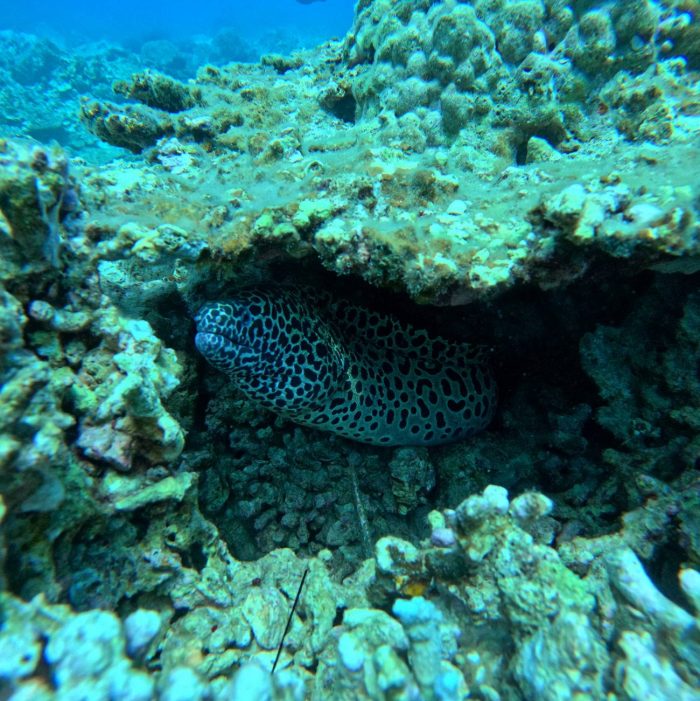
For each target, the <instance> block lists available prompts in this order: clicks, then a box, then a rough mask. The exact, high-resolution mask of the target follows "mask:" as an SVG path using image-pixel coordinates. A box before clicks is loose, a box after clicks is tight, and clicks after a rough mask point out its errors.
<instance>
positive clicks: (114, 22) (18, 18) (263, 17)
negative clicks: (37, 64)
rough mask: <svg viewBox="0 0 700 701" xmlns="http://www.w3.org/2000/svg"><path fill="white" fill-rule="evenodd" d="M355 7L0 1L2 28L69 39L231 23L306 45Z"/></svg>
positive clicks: (249, 33) (254, 0)
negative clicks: (289, 37) (290, 37)
mask: <svg viewBox="0 0 700 701" xmlns="http://www.w3.org/2000/svg"><path fill="white" fill-rule="evenodd" d="M353 6H354V2H353V1H352V0H326V1H325V2H314V3H312V4H309V5H304V4H300V3H298V2H296V0H251V1H250V2H245V1H244V0H229V1H228V2H227V1H226V0H206V1H205V2H192V0H150V1H144V0H99V2H94V1H92V2H90V1H88V0H63V1H62V2H56V1H51V0H21V1H20V0H14V1H13V0H2V2H0V30H3V29H14V30H16V31H22V32H30V33H33V34H40V35H44V36H48V37H50V38H52V39H54V40H58V41H61V40H62V42H64V43H66V44H77V43H82V42H91V41H98V40H108V41H112V42H116V43H121V44H126V45H133V44H135V43H138V42H141V41H145V40H150V39H169V40H171V41H184V40H187V39H188V38H191V37H192V36H193V35H194V34H216V32H218V31H219V30H221V29H222V28H231V29H233V30H235V31H236V32H237V33H238V34H240V35H241V36H243V37H247V38H251V39H255V38H257V37H259V36H261V35H263V34H264V33H266V32H268V33H269V32H275V31H282V32H285V33H290V34H293V35H294V36H295V37H296V38H297V39H298V40H300V42H301V43H303V44H306V43H307V42H306V41H304V39H305V38H308V39H309V40H310V41H315V40H316V39H317V38H319V37H320V38H322V39H327V38H331V37H342V36H343V35H344V34H345V32H346V31H347V30H348V28H349V26H350V23H351V21H352V11H353Z"/></svg>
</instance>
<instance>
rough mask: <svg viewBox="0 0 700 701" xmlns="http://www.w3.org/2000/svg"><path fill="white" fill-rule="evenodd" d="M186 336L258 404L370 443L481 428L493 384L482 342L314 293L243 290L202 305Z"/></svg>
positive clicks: (491, 406) (434, 439) (418, 440)
mask: <svg viewBox="0 0 700 701" xmlns="http://www.w3.org/2000/svg"><path fill="white" fill-rule="evenodd" d="M195 321H196V324H197V335H196V338H195V344H196V346H197V348H198V349H199V351H200V352H201V353H202V354H203V356H204V357H205V358H206V359H207V360H208V361H209V363H211V364H212V365H213V366H214V367H216V368H217V369H219V370H221V371H222V372H224V373H226V374H227V375H228V376H229V377H230V378H231V379H232V380H233V382H234V383H235V384H236V386H237V387H238V388H239V389H240V390H241V391H242V392H243V393H244V394H246V395H247V396H248V397H250V398H251V399H253V400H255V401H256V402H258V403H259V404H260V405H262V406H264V407H266V408H267V409H270V410H272V411H274V412H276V413H278V414H281V415H282V416H284V417H285V418H288V419H290V420H292V421H294V422H296V423H299V424H303V425H305V426H312V427H314V428H318V429H321V430H325V431H332V432H334V433H337V434H339V435H341V436H344V437H345V438H349V439H351V440H355V441H359V442H362V443H370V444H374V445H386V446H396V445H436V444H440V443H449V442H452V441H456V440H461V439H463V438H465V437H467V436H470V435H472V434H474V433H476V432H478V431H480V430H482V429H484V428H485V427H486V426H487V425H488V423H489V421H490V420H491V418H492V416H493V413H494V410H495V406H496V384H495V382H494V380H493V377H492V375H491V373H490V371H489V369H488V365H487V363H486V362H485V353H484V350H483V348H482V347H479V346H472V345H469V344H465V343H454V342H450V341H447V340H445V339H442V338H438V337H431V336H429V335H428V333H427V332H425V331H422V330H417V329H414V328H412V327H410V326H408V325H406V324H403V323H401V322H399V321H397V320H396V319H394V318H392V317H389V316H386V315H382V314H379V313H375V312H372V311H369V310H367V309H364V308H362V307H359V306H356V305H353V304H350V303H348V302H346V301H344V300H337V299H332V298H330V297H328V296H327V295H325V294H323V293H317V292H314V291H310V290H300V289H281V290H280V289H273V290H243V291H240V292H238V293H236V294H235V295H234V296H233V297H231V298H230V299H227V300H226V301H221V302H212V303H209V304H206V305H205V306H203V307H202V308H201V309H200V310H199V312H198V313H197V315H196V317H195Z"/></svg>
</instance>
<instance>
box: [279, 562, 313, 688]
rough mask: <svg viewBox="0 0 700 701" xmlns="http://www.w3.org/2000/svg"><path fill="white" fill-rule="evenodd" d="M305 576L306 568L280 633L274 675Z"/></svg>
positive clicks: (307, 571) (307, 572) (307, 569)
mask: <svg viewBox="0 0 700 701" xmlns="http://www.w3.org/2000/svg"><path fill="white" fill-rule="evenodd" d="M307 574H309V568H308V567H307V568H306V569H305V570H304V574H303V575H302V577H301V582H299V588H298V589H297V595H296V597H295V598H294V603H293V604H292V610H291V611H290V612H289V618H288V619H287V625H286V626H285V627H284V633H282V639H281V640H280V644H279V647H278V648H277V655H276V656H275V661H274V663H273V664H272V674H274V673H275V667H277V662H279V659H280V655H281V654H282V646H283V645H284V639H285V638H286V637H287V633H288V632H289V626H291V625H292V616H293V615H294V612H295V611H296V608H297V604H298V603H299V597H300V596H301V590H302V588H303V586H304V582H305V581H306V575H307Z"/></svg>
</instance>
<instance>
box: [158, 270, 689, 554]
mask: <svg viewBox="0 0 700 701" xmlns="http://www.w3.org/2000/svg"><path fill="white" fill-rule="evenodd" d="M659 275H660V274H658V273H653V272H651V271H646V272H641V273H635V274H630V275H625V274H624V273H621V272H620V268H619V265H616V264H614V263H611V262H606V261H605V259H603V260H599V261H597V262H596V263H595V264H594V265H592V266H591V267H590V268H589V269H588V270H587V273H586V275H585V276H584V277H582V278H581V279H579V280H575V281H573V282H571V283H570V284H569V285H567V286H562V287H560V288H558V289H556V290H542V289H540V288H538V287H537V286H536V285H534V284H533V285H530V286H522V287H520V288H519V289H517V290H514V291H509V292H505V293H504V294H502V295H500V296H499V297H498V298H495V299H491V300H486V301H482V302H478V303H474V304H471V305H469V306H461V307H440V306H429V305H417V304H415V303H413V302H412V301H411V300H410V299H409V298H408V297H407V296H406V295H405V294H401V293H391V292H387V291H385V290H382V291H381V293H380V292H379V291H378V290H377V289H376V288H374V287H372V286H370V285H368V284H366V283H364V282H363V281H361V280H359V279H358V278H355V277H351V276H348V277H337V276H335V275H333V274H331V273H329V272H327V271H325V270H323V269H321V267H320V266H318V265H316V264H309V263H306V264H303V265H301V266H300V265H299V261H296V262H294V263H293V264H292V263H289V264H285V263H282V264H277V265H272V266H270V267H269V268H268V270H267V272H266V274H265V276H264V278H265V279H271V280H275V284H282V285H304V286H309V287H311V288H318V289H323V290H325V291H328V292H332V293H333V294H334V295H335V296H337V297H341V298H347V299H350V300H351V301H352V302H354V303H356V304H359V305H362V306H365V307H368V308H370V309H372V310H376V311H379V312H382V313H386V314H390V315H392V316H395V317H398V318H399V319H401V320H403V321H405V322H408V323H410V324H412V325H414V326H415V327H416V328H424V329H426V330H428V331H429V332H430V333H431V334H433V335H441V336H444V337H447V338H450V339H453V340H463V341H470V342H477V343H483V344H486V345H487V346H489V347H490V348H492V349H493V350H492V365H493V369H494V372H495V374H496V377H497V380H498V385H499V409H498V411H497V414H496V416H495V418H494V420H493V422H492V424H491V425H490V426H489V428H488V429H487V431H485V432H484V433H483V434H480V435H478V436H476V437H475V438H474V439H472V440H471V441H470V442H469V443H468V444H465V445H464V447H465V448H466V449H468V450H470V451H474V452H475V454H479V455H480V456H481V457H478V458H475V460H476V462H475V463H474V464H475V465H480V466H481V467H480V468H479V472H477V473H473V472H471V473H470V472H469V470H470V469H471V470H473V469H474V467H473V466H472V467H471V468H470V467H469V466H468V465H466V464H465V465H464V466H463V468H462V472H461V473H460V474H458V475H457V477H458V478H459V479H460V480H461V482H460V485H459V486H458V487H455V485H454V478H455V475H454V474H452V473H450V472H448V473H444V468H443V467H440V465H441V464H442V463H444V462H445V461H447V462H449V459H450V458H449V455H451V454H454V453H455V451H457V450H458V449H459V446H460V444H453V445H452V446H443V447H438V448H432V449H430V450H429V456H430V460H432V461H433V462H434V464H436V465H437V468H436V469H437V475H436V477H435V481H434V483H433V485H434V486H433V487H431V488H430V489H428V491H427V492H426V493H424V495H423V497H422V498H423V500H424V501H423V503H426V506H425V507H424V508H425V509H426V510H427V509H428V508H431V507H432V508H444V507H454V506H455V505H456V503H455V502H456V501H457V500H458V499H460V498H464V496H466V495H468V494H469V493H473V492H474V491H475V490H478V489H482V488H483V486H485V484H486V483H488V482H489V481H492V482H494V483H498V484H502V485H503V486H505V487H506V488H508V489H509V490H510V491H511V493H512V494H513V495H515V494H518V493H520V492H522V491H526V490H530V489H535V490H541V491H543V492H545V493H547V494H549V495H550V496H552V497H553V498H554V499H555V500H556V501H557V502H558V504H561V509H560V510H561V514H562V516H561V517H562V518H563V519H564V521H565V522H566V521H567V520H570V519H576V518H577V517H576V514H577V513H578V511H579V510H581V509H582V508H583V509H584V512H585V513H584V512H582V513H583V516H582V517H581V524H580V526H579V527H580V529H582V530H580V531H579V532H581V533H582V534H589V535H593V534H601V533H605V532H610V530H614V529H615V528H617V527H618V525H617V524H618V519H619V517H620V515H621V514H622V513H624V512H625V511H628V510H630V509H632V508H635V507H636V506H638V505H640V501H639V499H640V496H639V495H638V494H637V493H636V492H634V490H632V491H631V492H630V491H628V490H625V489H624V488H623V487H620V488H618V489H616V490H613V491H612V492H601V491H600V489H601V487H602V485H603V484H604V483H605V480H606V479H607V478H608V473H609V471H610V467H609V466H608V465H606V464H605V462H604V461H603V460H602V455H603V454H604V453H605V451H607V450H608V449H610V448H615V449H617V450H620V449H623V448H622V447H621V446H620V445H619V441H618V439H617V438H616V436H615V435H614V433H613V432H611V431H610V430H609V428H607V427H606V426H605V425H602V424H601V423H600V422H599V421H598V420H597V418H596V417H597V412H598V411H599V410H600V408H601V406H603V405H604V401H603V399H601V396H600V388H599V387H598V386H597V384H596V382H595V381H594V379H593V378H592V377H590V376H589V375H588V374H587V373H586V372H585V370H584V368H583V366H582V363H581V347H580V343H581V339H582V338H583V337H584V336H585V335H586V334H590V333H594V332H595V331H596V329H598V328H599V327H611V328H613V329H614V328H618V327H620V326H621V325H622V324H624V323H625V320H626V319H627V318H628V317H629V316H630V315H631V314H633V312H634V311H635V309H637V308H638V307H639V306H640V305H644V304H647V305H650V304H653V303H654V302H653V300H651V297H649V295H650V294H651V295H652V296H653V294H657V292H655V290H658V289H662V290H663V289H667V290H671V291H669V292H667V294H666V298H665V301H664V304H665V310H664V311H663V312H660V317H661V319H660V320H659V321H658V324H657V326H656V327H655V328H658V330H659V336H661V335H662V334H663V333H665V332H666V331H667V330H668V328H671V327H673V328H675V324H676V321H674V320H676V319H677V318H678V317H679V315H680V310H681V309H682V305H683V300H684V299H685V297H686V296H687V294H688V293H689V291H690V290H692V289H693V285H694V282H693V281H692V280H691V279H690V278H688V277H683V276H665V277H659ZM260 278H261V276H260V275H259V274H258V275H257V276H256V280H255V282H256V285H259V286H264V282H263V281H261V279H260ZM660 281H661V282H660ZM672 290H677V291H676V292H673V291H672ZM232 292H233V289H232V288H231V287H230V286H229V287H227V286H226V285H223V284H219V283H212V282H208V283H203V284H202V285H201V286H200V287H199V288H198V289H197V290H195V294H194V295H193V299H192V300H190V301H189V304H188V306H189V307H197V306H198V305H199V304H200V303H203V302H205V301H208V300H212V299H217V298H222V297H223V298H225V297H226V295H230V294H232ZM652 293H653V294H652ZM657 296H658V294H657ZM647 298H649V300H651V301H649V300H647ZM645 300H647V301H645ZM674 305H675V307H674ZM173 308H174V306H173V305H170V309H171V311H172V309H173ZM180 309H181V310H182V313H183V314H187V315H189V314H190V311H189V310H186V309H185V307H184V305H182V304H180ZM673 309H675V311H672V310H673ZM652 318H654V315H653V314H652V315H651V316H650V319H652ZM669 320H670V321H669ZM649 323H651V322H649ZM169 324H170V328H171V329H172V328H173V327H174V326H178V328H179V329H182V328H187V329H188V334H189V335H188V336H186V335H183V334H182V333H181V331H179V332H178V333H177V339H174V340H177V342H178V343H179V344H180V349H181V350H182V351H183V352H184V353H185V354H187V355H188V356H189V357H191V358H197V360H196V361H195V362H194V365H193V366H192V367H193V369H194V372H193V374H192V376H191V377H190V383H191V384H190V387H191V388H193V387H196V391H194V392H191V395H192V396H194V401H193V402H192V403H191V406H192V411H193V413H194V414H195V416H194V418H193V421H192V423H191V429H190V433H189V435H188V437H187V448H186V450H196V451H205V452H206V451H213V452H212V456H213V457H212V459H213V460H215V464H216V466H217V468H216V469H217V470H218V471H219V474H220V475H223V477H221V476H220V477H219V478H218V481H221V480H223V482H224V483H225V484H224V485H223V487H222V488H223V489H224V490H230V492H228V491H227V493H230V496H229V497H227V499H226V500H225V501H224V502H223V505H220V504H219V502H217V505H216V506H217V508H216V509H214V510H212V509H208V508H207V506H208V505H207V504H206V503H203V502H202V497H201V495H200V505H201V507H202V509H203V510H204V511H205V513H207V515H208V518H210V519H211V520H212V521H213V522H214V523H215V524H216V525H217V526H218V527H219V529H220V532H221V533H222V535H223V536H224V538H225V539H226V541H227V542H228V543H229V545H230V547H231V548H232V552H233V554H234V555H235V557H237V558H240V559H244V560H249V559H255V558H257V557H259V556H260V555H261V554H262V553H264V552H267V551H269V550H270V549H272V548H274V547H278V546H279V545H289V546H290V547H292V548H293V549H295V550H296V551H301V552H309V553H312V552H315V551H317V550H318V549H319V548H320V547H324V546H327V545H328V543H327V542H325V541H324V540H323V539H324V538H326V537H328V535H329V533H331V532H332V531H329V525H328V523H324V522H323V519H321V521H318V520H316V521H313V522H309V524H308V526H302V525H299V523H298V519H297V517H295V516H294V515H293V513H292V512H293V509H292V507H289V506H285V498H286V497H285V494H284V492H283V493H282V494H280V495H279V497H278V499H280V500H281V502H282V503H278V502H276V501H275V499H274V498H272V497H270V498H269V500H268V501H269V505H268V506H267V507H265V509H267V511H270V513H269V514H268V513H267V511H266V510H265V509H263V510H262V511H255V514H254V515H246V514H247V513H248V512H247V511H246V509H249V508H252V507H250V506H245V508H241V506H240V505H241V503H244V504H249V505H250V504H252V503H253V502H255V501H256V500H259V499H260V496H259V495H260V494H263V493H265V492H266V491H269V490H270V489H273V488H276V487H275V485H277V483H278V481H279V480H289V479H292V481H293V479H296V477H295V478H290V477H289V476H287V475H284V476H283V475H280V476H276V474H275V469H277V468H270V466H269V461H270V460H271V459H272V458H271V455H274V454H275V451H278V452H279V451H284V452H287V453H289V451H290V450H299V451H301V453H300V454H304V450H307V449H308V450H311V449H310V448H304V447H302V446H301V444H300V447H299V448H298V449H292V448H291V446H292V445H293V444H294V443H295V441H300V440H301V439H300V438H299V436H305V437H306V438H304V440H306V441H310V442H311V444H312V445H315V446H317V447H315V448H313V450H311V452H313V451H314V450H315V451H318V450H319V447H318V446H320V445H324V446H327V449H328V450H329V451H330V452H331V453H332V454H333V455H334V456H336V457H335V458H330V459H331V460H339V459H340V460H344V459H345V458H340V456H343V455H346V454H347V452H348V451H350V452H357V453H359V454H361V455H362V456H363V459H364V460H374V461H375V462H376V463H377V464H378V465H381V464H382V463H384V462H385V461H388V460H389V459H390V456H391V455H392V449H384V448H374V447H372V446H363V445H360V444H356V443H351V442H349V441H347V440H345V439H343V438H340V437H334V436H332V435H331V434H328V433H322V432H319V431H314V430H312V429H306V428H304V429H299V428H298V427H296V426H295V425H294V424H292V423H290V422H288V421H284V420H282V419H280V418H275V416H274V415H272V414H270V413H269V412H266V411H258V412H257V413H254V414H250V415H249V414H247V413H245V411H244V412H243V413H241V412H240V411H239V410H238V409H234V410H231V411H230V413H229V414H227V415H222V416H217V417H216V418H215V419H214V420H212V417H213V414H212V411H213V409H212V407H213V406H214V405H213V404H211V402H212V401H214V402H215V403H216V404H217V406H220V403H221V401H222V397H223V395H224V394H226V392H230V389H227V381H226V378H225V377H223V376H221V375H220V373H218V372H217V371H216V370H214V369H213V368H211V367H209V366H208V365H207V364H206V363H205V362H203V361H202V360H201V358H199V357H198V354H197V353H196V351H195V349H194V345H193V341H192V325H191V320H189V319H186V320H185V319H183V321H182V322H181V323H180V322H178V324H173V322H172V319H171V320H170V322H169ZM656 342H657V343H663V339H661V338H657V339H656ZM193 383H194V384H193ZM231 397H234V394H231ZM241 406H245V403H244V404H243V405H241ZM214 411H215V412H218V411H220V409H216V410H214ZM247 417H250V418H247ZM253 417H254V418H253ZM251 420H252V421H253V424H252V425H248V424H247V423H246V422H248V421H251ZM518 445H520V446H521V451H522V452H523V456H525V455H529V456H530V457H529V458H528V460H524V457H523V459H521V460H520V462H519V461H518V459H517V456H515V454H514V453H515V451H516V449H517V446H518ZM324 449H325V448H324ZM270 451H272V452H270ZM445 456H447V457H445ZM499 461H501V462H502V463H503V466H502V467H500V466H499ZM199 464H201V465H202V466H203V469H205V470H206V469H211V468H210V467H206V466H207V464H208V461H207V460H206V459H205V460H203V461H202V462H200V463H199ZM229 464H230V467H227V465H229ZM319 464H320V463H319ZM212 465H213V464H212ZM523 468H524V469H523ZM285 469H287V470H288V468H285ZM377 469H378V472H379V473H382V471H383V470H384V471H385V468H381V467H378V468H377ZM258 473H259V476H256V474H258ZM487 476H488V478H487ZM365 477H368V478H367V479H363V480H362V481H361V491H362V493H363V495H364V498H365V499H368V500H369V502H368V504H369V508H370V511H371V512H372V514H373V517H372V518H373V520H374V522H375V523H378V524H379V525H377V526H376V528H375V529H374V530H373V532H372V537H373V538H375V539H376V538H377V537H379V536H380V535H382V534H383V533H385V532H390V531H391V529H393V530H394V531H396V529H397V528H398V527H397V526H396V525H395V524H394V523H393V522H392V521H391V517H390V515H387V514H386V513H384V514H383V512H382V508H383V507H381V505H378V504H379V503H380V502H379V501H377V500H378V498H379V495H381V494H382V493H383V492H385V491H386V490H387V489H388V485H385V486H384V487H382V486H381V485H379V484H377V485H376V486H373V485H372V484H371V482H372V480H373V479H374V478H373V477H372V475H371V474H370V473H366V475H365ZM344 479H345V478H341V479H340V481H339V482H338V481H336V484H337V487H338V488H340V486H341V485H342V484H344ZM244 485H245V486H244ZM266 485H267V486H266ZM582 485H585V489H584V488H583V486H582ZM314 488H318V489H321V487H320V486H318V487H312V485H311V484H309V485H308V486H304V488H303V490H306V494H307V497H305V498H307V499H312V501H313V493H314V491H313V490H314ZM246 490H253V492H254V493H251V494H247V493H246ZM303 490H302V491H303ZM285 491H286V490H285ZM605 494H608V495H609V497H610V498H611V501H609V502H605V503H601V502H600V500H601V499H603V498H604V496H605ZM324 498H325V497H324ZM426 499H427V502H426V501H425V500H426ZM341 502H342V500H341ZM339 504H340V502H339ZM586 505H588V506H586ZM337 508H339V507H337V506H332V507H331V510H330V512H329V513H328V514H327V516H328V517H329V518H338V519H341V517H340V513H341V512H340V511H338V512H337V513H335V511H334V510H335V509H337ZM352 508H353V509H354V508H355V507H352ZM422 508H423V507H421V508H418V507H416V508H414V509H413V511H411V512H410V513H409V515H408V520H407V518H406V517H404V519H403V526H401V527H402V528H403V529H404V533H410V532H416V533H417V532H418V530H420V528H421V527H422V523H423V521H424V517H425V514H426V513H427V511H423V510H422ZM290 509H291V512H290ZM586 509H587V511H586ZM273 512H274V514H273ZM334 513H335V516H333V514H334ZM382 514H383V515H382ZM290 519H291V520H290ZM387 519H388V520H387ZM292 523H293V524H295V525H290V524H292ZM390 523H391V524H392V525H391V527H390V526H389V524H390ZM261 524H263V525H261ZM264 524H277V525H278V526H279V527H280V528H282V529H283V530H284V529H285V528H287V529H288V531H287V532H288V533H289V534H293V533H295V532H299V529H300V528H301V530H302V531H304V533H307V532H308V535H306V536H304V538H305V540H302V541H301V542H300V541H299V540H298V539H297V536H295V535H290V536H289V538H290V540H288V541H287V540H285V539H284V538H286V536H285V537H283V539H282V540H281V541H280V537H282V536H280V535H279V534H278V535H277V536H275V538H276V539H270V538H271V536H264V535H262V534H264V533H265V532H266V529H268V528H269V527H270V526H269V525H264ZM280 524H282V525H280ZM382 524H385V525H382ZM416 529H418V530H416ZM353 535H354V537H358V536H357V534H356V533H355V534H353ZM319 539H320V540H319ZM356 544H357V545H358V546H359V543H357V541H356ZM343 547H346V546H343ZM352 547H356V546H352ZM352 547H351V548H350V549H349V550H348V551H347V553H350V552H351V551H352ZM337 552H339V550H338V551H337ZM357 552H358V553H359V550H357ZM347 553H346V554H347ZM348 557H354V556H351V555H348Z"/></svg>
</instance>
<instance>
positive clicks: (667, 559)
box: [644, 543, 691, 611]
mask: <svg viewBox="0 0 700 701" xmlns="http://www.w3.org/2000/svg"><path fill="white" fill-rule="evenodd" d="M687 562H688V553H687V552H686V551H685V550H683V548H681V547H680V545H678V543H665V544H663V545H659V546H658V547H657V548H656V549H655V550H654V556H653V557H652V558H651V559H649V560H647V561H645V562H644V568H645V569H646V572H647V574H648V575H649V578H650V579H651V580H652V581H653V582H654V585H655V586H656V588H657V589H658V590H659V591H660V592H661V593H662V594H663V595H664V596H666V597H667V598H669V599H670V600H671V601H673V602H674V603H675V604H678V605H679V606H682V607H683V608H685V609H687V610H688V611H690V610H691V609H690V603H689V601H688V600H687V599H686V596H685V594H684V593H683V590H682V589H681V587H680V584H679V583H678V571H679V570H680V568H681V567H682V566H683V565H684V564H687Z"/></svg>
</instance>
